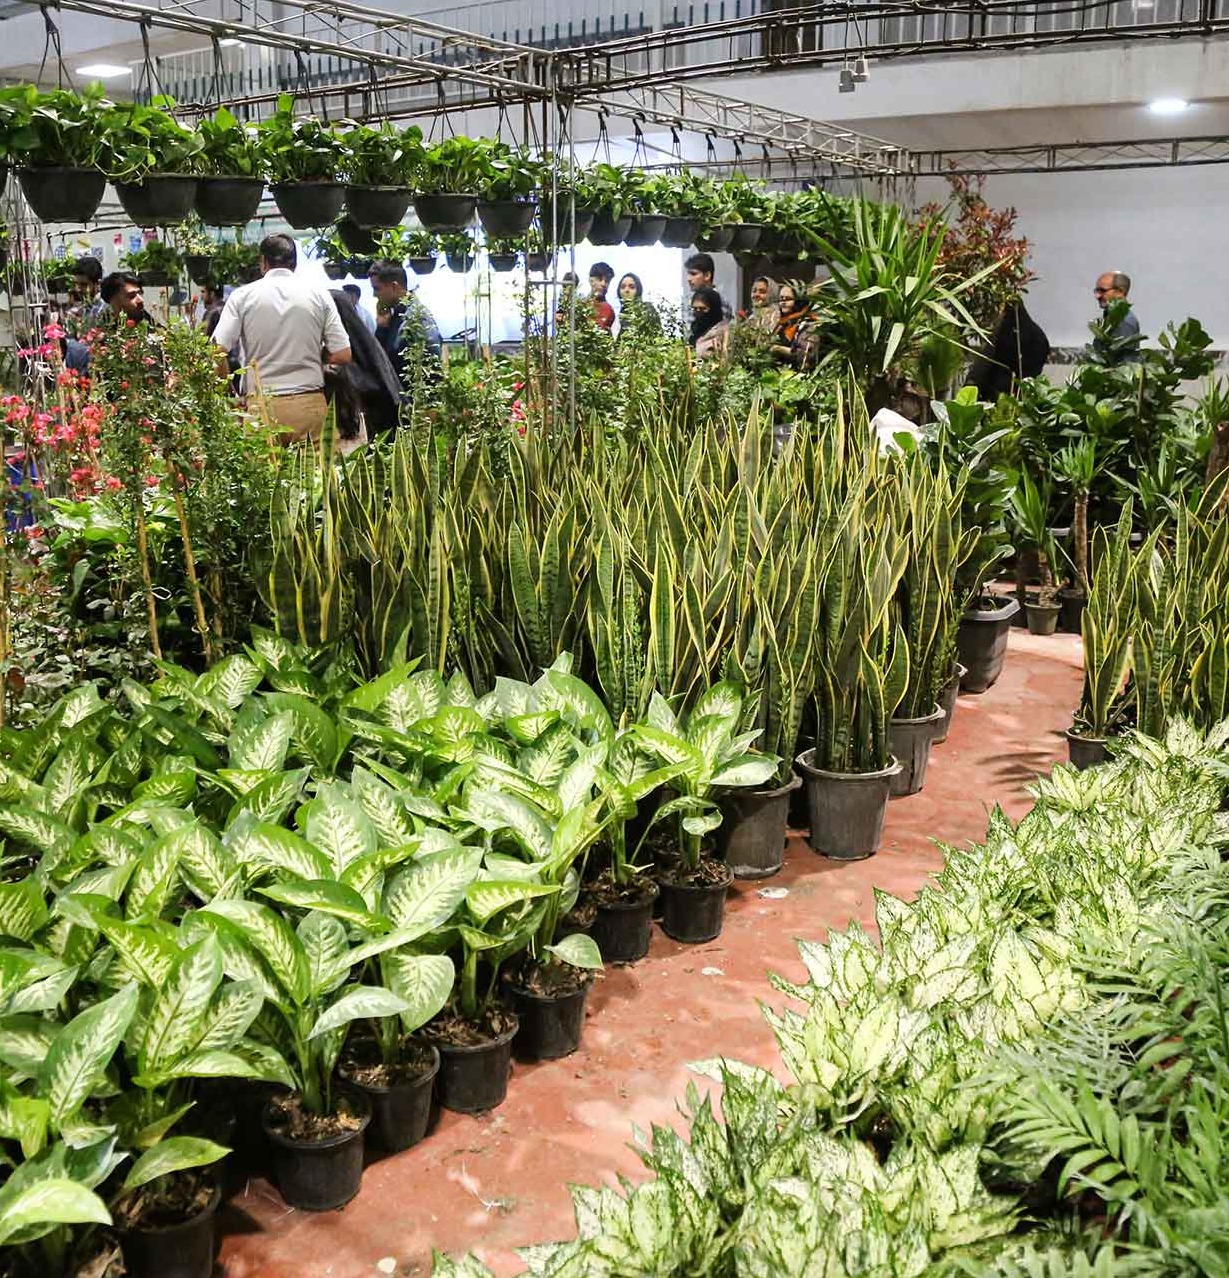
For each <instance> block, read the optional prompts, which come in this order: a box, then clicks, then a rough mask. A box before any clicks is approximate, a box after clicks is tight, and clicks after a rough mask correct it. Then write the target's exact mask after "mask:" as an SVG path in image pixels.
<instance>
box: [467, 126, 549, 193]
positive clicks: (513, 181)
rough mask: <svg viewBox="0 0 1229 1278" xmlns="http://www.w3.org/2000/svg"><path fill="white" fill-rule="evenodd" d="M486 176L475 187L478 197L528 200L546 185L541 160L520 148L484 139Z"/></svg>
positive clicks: (544, 171) (544, 170) (543, 166)
mask: <svg viewBox="0 0 1229 1278" xmlns="http://www.w3.org/2000/svg"><path fill="white" fill-rule="evenodd" d="M486 146H487V156H486V159H487V165H488V171H487V176H486V179H485V181H484V182H483V184H482V185H481V186H480V187H478V188H477V194H478V197H479V199H482V200H490V201H499V200H528V199H530V198H531V197H532V196H534V195H536V194H537V193H538V191H539V190H541V189H542V188H543V187H544V186H546V168H545V165H544V163H543V162H542V161H541V160H540V159H538V158H537V157H536V156H534V155H533V154H532V153H531V152H530V151H528V150H526V149H524V148H523V147H514V146H510V145H509V144H508V143H506V142H499V141H488V142H487V143H486Z"/></svg>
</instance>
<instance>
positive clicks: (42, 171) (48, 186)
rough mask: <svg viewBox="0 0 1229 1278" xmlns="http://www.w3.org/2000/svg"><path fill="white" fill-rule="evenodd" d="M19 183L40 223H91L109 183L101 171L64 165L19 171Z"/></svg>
mask: <svg viewBox="0 0 1229 1278" xmlns="http://www.w3.org/2000/svg"><path fill="white" fill-rule="evenodd" d="M17 181H18V182H19V183H20V185H21V190H22V194H23V195H24V196H25V197H26V201H27V203H28V204H29V205H30V207H31V208H32V209H33V210H34V216H35V217H37V218H38V220H39V221H40V222H88V221H89V220H90V219H91V218H92V217H93V216H94V214H95V213H96V212H97V211H98V206H99V204H101V203H102V197H103V193H104V192H105V191H106V189H107V179H106V177H105V176H104V175H103V174H102V173H100V172H99V171H98V170H97V169H78V168H72V167H63V166H60V165H55V166H52V167H51V168H38V169H18V170H17Z"/></svg>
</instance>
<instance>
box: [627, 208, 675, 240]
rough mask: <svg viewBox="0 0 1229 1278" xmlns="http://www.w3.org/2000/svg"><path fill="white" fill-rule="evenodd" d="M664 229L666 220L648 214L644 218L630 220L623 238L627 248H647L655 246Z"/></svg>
mask: <svg viewBox="0 0 1229 1278" xmlns="http://www.w3.org/2000/svg"><path fill="white" fill-rule="evenodd" d="M665 229H666V219H665V218H664V217H658V216H656V214H649V215H647V216H645V217H634V218H632V224H631V227H630V228H629V230H628V232H627V234H626V235H625V236H624V237H623V239H624V241H625V242H626V244H627V246H628V248H647V247H648V246H649V245H650V244H656V243H657V241H658V240H660V239H661V237H662V232H663V231H665Z"/></svg>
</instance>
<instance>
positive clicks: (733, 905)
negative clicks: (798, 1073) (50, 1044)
mask: <svg viewBox="0 0 1229 1278" xmlns="http://www.w3.org/2000/svg"><path fill="white" fill-rule="evenodd" d="M1080 681H1081V675H1080V647H1079V640H1078V639H1077V638H1075V637H1074V636H1066V635H1057V636H1054V637H1052V638H1045V639H1040V638H1033V637H1031V636H1030V635H1028V634H1027V633H1026V632H1024V631H1022V630H1013V631H1012V632H1011V646H1010V651H1009V654H1008V659H1007V665H1006V668H1005V670H1004V673H1003V676H1002V678H1001V679H1000V681H999V682H998V683H997V684H996V685H995V687H994V688H992V689H991V690H990V691H989V692H988V693H986V694H984V695H983V696H964V697H961V699H960V703H959V706H958V708H957V711H956V716H955V720H954V722H953V726H952V731H951V735H950V736H949V737H948V739H947V741H946V742H945V743H944V744H943V745H942V746H938V747H936V749H935V752H934V754H933V755H932V758H931V763H930V768H929V772H928V774H927V778H926V788H925V790H924V791H923V792H922V793H921V794H919V795H915V796H913V797H911V798H908V799H899V800H896V801H894V802H893V804H892V806H891V809H890V811H889V814H888V823H887V830H886V833H885V838H884V843H883V847H882V848H881V850H880V852H879V855H878V856H876V857H873V858H871V859H870V860H868V861H862V862H858V863H854V864H838V863H834V862H830V861H825V860H823V859H822V858H820V857H818V856H816V855H815V854H814V853H813V852H811V851H810V850H809V849H808V848H807V847H806V845H805V844H804V843H802V841H801V840H799V839H795V840H793V841H792V842H791V845H790V849H789V852H788V854H787V860H786V866H785V869H784V870H783V871H782V872H781V873H780V874H779V875H777V876H775V877H774V878H771V879H768V880H765V881H763V882H760V883H738V884H735V887H734V890H733V892H732V893H731V897H730V900H729V902H728V905H727V911H726V925H725V930H724V932H723V933H722V935H721V936H720V937H719V938H718V939H717V940H716V941H714V942H712V943H710V944H708V945H702V946H696V947H685V946H682V945H678V944H676V943H674V942H672V941H670V940H669V939H668V938H667V937H665V936H664V935H662V934H661V932H660V931H655V934H654V940H653V947H652V950H651V952H650V954H649V957H648V958H647V959H645V960H644V961H643V962H641V963H639V964H637V965H636V966H634V967H630V968H616V969H609V970H607V972H606V974H605V976H604V977H602V978H600V979H599V981H598V982H597V984H596V985H595V987H594V989H593V991H592V993H591V995H590V998H589V1004H588V1019H587V1022H586V1026H585V1035H584V1040H583V1043H582V1045H581V1049H580V1051H579V1052H577V1053H576V1054H575V1055H574V1056H571V1057H569V1058H567V1059H566V1060H562V1061H552V1062H547V1063H543V1064H539V1065H535V1066H521V1065H518V1066H516V1068H515V1070H514V1073H513V1076H512V1079H511V1081H510V1084H509V1091H508V1099H507V1101H506V1102H505V1103H504V1105H503V1106H501V1107H500V1108H499V1109H497V1110H495V1111H494V1112H492V1113H491V1114H489V1115H486V1116H483V1117H478V1118H468V1117H462V1116H460V1115H457V1114H445V1115H443V1116H442V1118H441V1120H440V1122H439V1125H438V1127H437V1128H436V1129H435V1130H434V1132H433V1133H432V1134H430V1135H429V1136H428V1138H427V1139H426V1141H424V1142H423V1143H422V1144H421V1145H419V1146H418V1147H416V1148H415V1149H412V1150H408V1151H407V1152H406V1153H404V1154H401V1155H399V1156H397V1157H395V1158H391V1159H387V1160H385V1161H383V1162H379V1163H375V1164H373V1165H372V1166H371V1167H369V1168H368V1169H367V1171H366V1173H365V1176H364V1180H363V1189H362V1193H361V1194H360V1195H359V1196H358V1198H357V1199H355V1201H354V1202H352V1203H350V1204H349V1205H348V1206H347V1207H345V1208H344V1209H342V1210H341V1211H339V1212H328V1213H325V1214H323V1215H313V1214H310V1213H304V1212H297V1211H293V1210H291V1209H288V1208H287V1207H286V1206H285V1205H284V1204H283V1203H282V1201H281V1199H280V1198H279V1197H278V1195H277V1194H276V1193H275V1192H274V1191H273V1190H272V1189H271V1188H270V1187H269V1186H268V1185H267V1184H266V1183H265V1182H264V1181H261V1180H253V1181H251V1182H250V1183H249V1184H248V1186H247V1188H246V1189H245V1190H244V1191H243V1192H241V1193H240V1194H239V1195H237V1196H236V1197H235V1198H233V1199H232V1200H231V1202H230V1204H229V1206H228V1207H227V1208H226V1209H225V1210H224V1213H223V1217H222V1227H223V1229H224V1230H225V1231H226V1233H227V1235H228V1236H227V1237H226V1239H225V1242H224V1245H223V1248H222V1253H221V1264H220V1271H221V1273H222V1274H224V1275H226V1276H227V1278H325V1276H326V1275H327V1276H328V1278H360V1276H361V1278H366V1276H367V1275H378V1274H380V1273H385V1274H390V1273H395V1274H398V1275H411V1274H412V1275H420V1276H423V1275H427V1274H429V1273H430V1269H431V1249H432V1248H433V1247H434V1248H438V1249H440V1250H442V1251H448V1252H460V1251H464V1250H467V1249H473V1250H475V1251H477V1252H478V1253H479V1254H480V1255H481V1256H482V1258H483V1259H484V1260H485V1261H486V1262H487V1263H488V1264H490V1265H492V1266H493V1267H494V1268H495V1270H496V1272H497V1273H498V1274H500V1275H504V1274H513V1273H519V1272H520V1266H519V1265H518V1263H517V1262H516V1259H515V1257H514V1255H513V1253H512V1248H514V1247H517V1246H522V1245H524V1244H527V1243H534V1242H546V1241H551V1240H554V1239H558V1238H568V1237H571V1236H572V1235H573V1233H574V1229H573V1222H572V1213H571V1204H570V1199H569V1197H568V1193H567V1189H566V1186H567V1184H568V1183H569V1182H579V1183H584V1184H592V1183H597V1182H599V1181H610V1182H613V1177H614V1173H616V1172H623V1173H625V1174H627V1175H630V1176H632V1177H636V1176H637V1175H639V1174H641V1172H642V1168H641V1166H640V1163H639V1160H638V1159H637V1158H636V1155H635V1154H634V1153H633V1152H632V1151H631V1150H630V1149H629V1148H628V1143H629V1142H630V1140H631V1138H632V1125H633V1124H635V1125H637V1126H638V1127H640V1128H641V1129H642V1130H645V1131H647V1130H648V1128H649V1125H650V1124H651V1123H670V1122H672V1121H673V1120H674V1119H675V1117H676V1116H677V1115H676V1109H675V1104H676V1101H677V1100H678V1098H680V1097H682V1095H683V1093H684V1090H685V1088H686V1085H687V1082H688V1080H689V1079H690V1078H693V1077H694V1076H693V1075H690V1074H689V1073H688V1071H687V1068H686V1064H687V1062H688V1061H692V1060H696V1059H698V1058H701V1057H705V1056H712V1055H718V1054H726V1055H731V1056H737V1057H739V1058H741V1059H743V1060H748V1061H752V1062H754V1063H757V1064H760V1065H765V1066H771V1067H776V1066H777V1057H776V1052H775V1048H774V1044H773V1041H772V1036H771V1034H770V1033H769V1030H768V1027H767V1026H766V1025H765V1024H764V1022H763V1020H762V1018H761V1016H760V1013H759V1009H758V1006H757V999H768V998H769V997H772V998H773V999H774V1001H779V999H777V997H776V996H775V994H774V992H773V991H772V990H771V989H770V988H769V986H768V984H767V982H766V981H765V972H766V971H767V970H768V969H774V970H777V971H781V972H783V973H784V974H787V975H792V976H793V977H794V978H795V979H801V977H802V968H801V964H800V963H799V962H798V959H797V956H796V951H795V949H794V944H793V938H795V937H802V938H807V939H819V938H822V936H823V934H824V932H825V930H826V929H827V928H829V927H836V928H842V927H844V926H845V925H846V924H847V923H849V922H850V921H851V920H853V919H858V920H860V921H861V922H862V923H863V924H865V925H869V924H870V923H871V922H872V913H873V904H874V902H873V893H872V889H873V888H876V887H879V888H884V889H887V890H889V891H892V892H895V893H897V894H900V895H906V896H909V895H912V894H914V893H915V892H916V891H917V890H918V888H919V887H920V886H921V884H922V883H923V882H924V880H925V879H926V877H927V876H928V875H930V874H932V873H934V872H935V871H937V870H938V869H939V868H940V866H941V864H942V857H941V856H940V854H939V852H938V850H937V849H936V848H935V847H934V846H933V844H932V840H934V839H939V840H942V841H944V842H948V843H961V842H967V841H976V840H978V839H980V838H981V837H982V836H983V835H984V833H985V827H986V816H987V813H988V811H989V809H990V807H991V806H993V805H994V804H995V803H998V804H1001V805H1002V806H1003V808H1004V809H1005V810H1006V811H1007V813H1008V814H1009V815H1010V816H1012V817H1019V816H1021V815H1023V813H1024V812H1025V811H1026V810H1027V808H1028V805H1029V804H1028V798H1027V796H1026V795H1025V793H1024V787H1025V786H1026V785H1027V784H1028V783H1029V782H1030V781H1031V780H1032V778H1033V776H1034V775H1035V774H1036V773H1037V772H1040V771H1045V770H1048V768H1049V766H1050V764H1051V763H1053V762H1054V761H1056V760H1059V759H1065V758H1066V745H1065V742H1064V740H1063V738H1062V736H1061V733H1062V730H1063V729H1064V728H1066V727H1067V726H1068V725H1069V724H1070V722H1071V715H1072V710H1073V708H1074V706H1075V704H1076V701H1077V700H1078V698H1079V692H1080ZM778 888H787V889H788V895H786V896H784V897H781V898H776V899H774V898H772V897H767V898H766V897H764V896H762V895H761V892H762V891H763V890H764V889H778ZM394 1262H395V1267H394Z"/></svg>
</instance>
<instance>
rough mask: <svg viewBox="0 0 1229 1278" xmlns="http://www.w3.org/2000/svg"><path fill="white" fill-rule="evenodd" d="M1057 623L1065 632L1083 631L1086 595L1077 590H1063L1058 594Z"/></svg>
mask: <svg viewBox="0 0 1229 1278" xmlns="http://www.w3.org/2000/svg"><path fill="white" fill-rule="evenodd" d="M1058 605H1059V612H1058V624H1059V626H1060V627H1061V628H1062V629H1063V631H1064V632H1065V633H1066V634H1069V635H1078V634H1083V633H1084V609H1085V608H1087V607H1088V596H1087V595H1085V594H1081V593H1080V591H1078V590H1063V591H1060V592H1059V596H1058Z"/></svg>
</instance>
